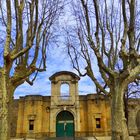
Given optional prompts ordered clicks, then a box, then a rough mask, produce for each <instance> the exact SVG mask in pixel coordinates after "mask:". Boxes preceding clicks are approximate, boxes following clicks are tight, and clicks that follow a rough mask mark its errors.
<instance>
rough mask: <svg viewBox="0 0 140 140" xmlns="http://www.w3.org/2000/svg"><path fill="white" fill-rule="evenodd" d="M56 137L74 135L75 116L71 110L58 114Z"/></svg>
mask: <svg viewBox="0 0 140 140" xmlns="http://www.w3.org/2000/svg"><path fill="white" fill-rule="evenodd" d="M56 137H74V117H73V115H72V114H71V113H70V112H69V111H62V112H60V113H59V114H58V115H57V117H56Z"/></svg>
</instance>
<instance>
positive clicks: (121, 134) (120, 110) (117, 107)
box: [111, 80, 129, 140]
mask: <svg viewBox="0 0 140 140" xmlns="http://www.w3.org/2000/svg"><path fill="white" fill-rule="evenodd" d="M124 90H125V89H124V87H123V84H122V82H119V81H118V80H116V82H114V85H113V88H111V93H112V105H111V113H112V115H111V116H112V140H129V134H128V127H127V123H126V118H125V112H124V100H123V97H124Z"/></svg>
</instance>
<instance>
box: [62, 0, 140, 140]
mask: <svg viewBox="0 0 140 140" xmlns="http://www.w3.org/2000/svg"><path fill="white" fill-rule="evenodd" d="M77 5H78V6H77ZM71 8H72V10H71V11H72V14H71V19H72V20H73V22H72V24H69V26H67V27H66V30H65V31H66V41H67V48H68V54H69V56H70V59H71V62H72V65H73V67H74V68H75V69H76V70H77V71H78V73H79V75H80V76H85V75H88V76H89V77H90V78H91V80H92V81H93V82H94V84H95V85H96V88H97V91H98V92H100V93H102V94H105V95H110V96H111V98H112V104H111V112H112V130H111V131H112V140H129V133H128V127H127V123H126V118H125V113H124V100H123V98H124V94H125V91H126V89H127V87H128V85H129V83H132V82H133V81H135V80H136V79H139V78H140V30H139V29H140V28H139V21H140V15H139V10H140V9H139V8H140V2H139V1H138V0H127V1H126V0H121V1H120V0H112V1H109V0H104V1H102V0H73V2H72V5H71ZM97 73H98V75H97Z"/></svg>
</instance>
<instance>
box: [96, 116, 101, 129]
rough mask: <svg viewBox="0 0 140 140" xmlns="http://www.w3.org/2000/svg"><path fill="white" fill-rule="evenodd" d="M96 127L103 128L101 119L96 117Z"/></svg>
mask: <svg viewBox="0 0 140 140" xmlns="http://www.w3.org/2000/svg"><path fill="white" fill-rule="evenodd" d="M96 128H101V119H100V118H96Z"/></svg>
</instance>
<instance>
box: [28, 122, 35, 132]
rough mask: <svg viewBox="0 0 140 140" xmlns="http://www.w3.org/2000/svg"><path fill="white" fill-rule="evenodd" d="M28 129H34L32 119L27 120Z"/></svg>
mask: <svg viewBox="0 0 140 140" xmlns="http://www.w3.org/2000/svg"><path fill="white" fill-rule="evenodd" d="M29 130H34V120H29Z"/></svg>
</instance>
